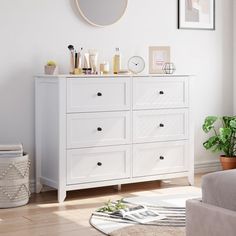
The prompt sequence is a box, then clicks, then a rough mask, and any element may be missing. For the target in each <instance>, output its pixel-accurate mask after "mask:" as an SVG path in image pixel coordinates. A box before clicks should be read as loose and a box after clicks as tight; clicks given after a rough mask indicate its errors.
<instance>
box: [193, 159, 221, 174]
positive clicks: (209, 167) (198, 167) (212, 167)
mask: <svg viewBox="0 0 236 236" xmlns="http://www.w3.org/2000/svg"><path fill="white" fill-rule="evenodd" d="M220 170H221V165H220V162H219V161H218V160H217V161H203V162H197V163H195V165H194V172H195V173H196V174H199V173H207V172H214V171H220Z"/></svg>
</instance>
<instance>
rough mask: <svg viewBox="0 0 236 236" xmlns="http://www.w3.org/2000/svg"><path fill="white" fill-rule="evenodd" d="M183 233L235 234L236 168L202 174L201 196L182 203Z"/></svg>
mask: <svg viewBox="0 0 236 236" xmlns="http://www.w3.org/2000/svg"><path fill="white" fill-rule="evenodd" d="M186 236H236V170H229V171H220V172H215V173H211V174H207V175H205V176H204V177H203V179H202V200H188V201H187V203H186Z"/></svg>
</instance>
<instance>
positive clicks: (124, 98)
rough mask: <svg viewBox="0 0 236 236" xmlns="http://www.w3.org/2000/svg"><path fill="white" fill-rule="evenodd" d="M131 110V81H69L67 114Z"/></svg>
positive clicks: (109, 79)
mask: <svg viewBox="0 0 236 236" xmlns="http://www.w3.org/2000/svg"><path fill="white" fill-rule="evenodd" d="M129 109H130V79H123V78H119V79H111V78H103V79H102V78H101V79H100V78H96V79H91V78H90V79H83V78H81V79H68V80H67V112H68V113H70V112H87V111H115V110H129Z"/></svg>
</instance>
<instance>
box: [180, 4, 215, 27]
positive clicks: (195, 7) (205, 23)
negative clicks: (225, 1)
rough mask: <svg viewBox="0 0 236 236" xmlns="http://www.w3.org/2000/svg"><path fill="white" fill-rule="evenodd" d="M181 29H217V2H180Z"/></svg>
mask: <svg viewBox="0 0 236 236" xmlns="http://www.w3.org/2000/svg"><path fill="white" fill-rule="evenodd" d="M178 28H179V29H206V30H214V29H215V0H178Z"/></svg>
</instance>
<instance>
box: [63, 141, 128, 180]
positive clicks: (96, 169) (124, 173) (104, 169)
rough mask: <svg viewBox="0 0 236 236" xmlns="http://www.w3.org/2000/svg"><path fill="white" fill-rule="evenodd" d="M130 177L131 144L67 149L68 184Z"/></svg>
mask: <svg viewBox="0 0 236 236" xmlns="http://www.w3.org/2000/svg"><path fill="white" fill-rule="evenodd" d="M129 177H130V146H128V145H127V146H125V145H124V146H114V147H100V148H85V149H74V150H68V151H67V184H80V183H88V182H96V181H106V180H113V179H114V180H115V179H123V178H129Z"/></svg>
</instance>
